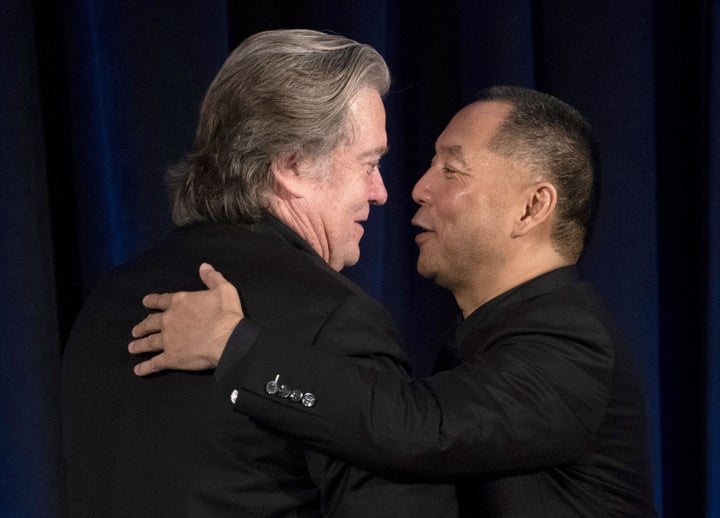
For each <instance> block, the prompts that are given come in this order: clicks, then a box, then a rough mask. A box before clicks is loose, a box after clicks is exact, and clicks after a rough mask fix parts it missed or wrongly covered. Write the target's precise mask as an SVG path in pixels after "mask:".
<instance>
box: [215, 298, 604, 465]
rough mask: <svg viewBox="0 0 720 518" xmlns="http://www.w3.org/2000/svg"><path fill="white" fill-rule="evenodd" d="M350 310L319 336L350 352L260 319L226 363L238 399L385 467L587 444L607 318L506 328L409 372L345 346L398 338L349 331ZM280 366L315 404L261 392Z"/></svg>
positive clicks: (564, 453)
mask: <svg viewBox="0 0 720 518" xmlns="http://www.w3.org/2000/svg"><path fill="white" fill-rule="evenodd" d="M351 314H352V308H351V307H345V308H342V309H341V310H339V311H338V314H337V315H336V318H334V319H333V322H332V323H331V324H330V325H329V326H328V328H327V329H325V330H324V335H325V336H323V337H321V339H320V340H319V343H320V344H324V343H326V344H338V343H345V344H347V343H353V344H354V345H351V346H346V349H348V348H349V349H348V350H346V351H345V352H346V354H345V355H339V354H337V353H336V352H335V351H334V350H335V349H336V347H334V346H333V347H330V346H320V347H317V346H309V345H307V344H302V343H299V342H295V341H293V340H292V339H290V338H287V335H285V334H284V333H283V332H279V331H276V330H271V329H262V331H261V332H260V334H259V335H258V338H257V340H256V342H255V344H254V345H253V347H252V348H251V349H250V352H249V353H248V354H247V356H246V358H245V361H243V362H242V363H243V365H242V367H239V368H236V369H232V370H231V371H230V372H229V373H228V375H227V376H228V379H231V380H232V383H233V385H234V387H235V389H236V390H237V399H236V402H235V410H237V411H239V412H242V413H245V414H247V415H249V416H251V417H253V418H254V419H257V420H258V421H261V422H263V423H265V424H267V425H269V426H271V427H274V428H276V429H279V430H281V431H284V432H286V433H290V434H293V435H295V436H298V437H300V438H303V439H304V440H306V441H307V442H308V444H310V445H312V446H313V447H315V448H317V449H319V450H321V451H324V452H327V453H329V454H331V455H333V456H336V457H338V458H342V459H345V460H348V461H349V462H352V463H354V464H357V465H359V466H362V467H364V468H367V469H371V470H373V471H374V472H379V473H381V474H386V475H390V474H401V475H407V474H414V475H415V476H418V475H419V474H420V475H423V476H435V477H436V476H461V475H473V474H474V475H482V474H488V473H498V472H503V471H510V470H513V471H514V470H526V469H537V468H542V467H545V466H548V465H557V464H562V463H564V462H568V461H571V460H573V459H576V458H578V457H579V456H580V455H582V454H583V453H585V452H586V451H587V450H588V448H589V447H590V444H591V441H592V438H593V435H594V433H595V432H596V430H597V428H598V427H599V425H600V422H601V420H602V417H603V415H604V411H605V408H606V404H607V398H608V391H609V389H608V387H609V384H610V378H611V375H612V366H613V360H614V358H613V352H612V344H611V342H610V338H609V337H606V336H604V335H603V332H602V329H597V328H595V327H594V326H585V327H582V326H581V327H582V328H581V329H579V330H578V331H577V333H573V332H568V331H567V330H566V328H565V327H563V328H562V331H559V332H557V333H554V332H548V333H545V334H538V333H536V332H533V333H527V332H523V331H521V330H519V331H517V332H514V333H513V332H510V333H507V334H505V335H504V336H503V337H501V338H499V339H498V340H497V341H496V343H493V344H492V346H491V347H489V348H487V349H486V350H484V351H483V352H482V353H481V354H476V355H475V356H474V357H473V358H472V359H471V360H470V361H467V362H466V363H463V364H461V365H460V366H458V367H456V368H455V369H453V370H449V371H444V372H440V373H437V374H435V375H433V376H431V377H429V378H425V379H422V380H419V381H410V380H408V379H407V377H406V376H403V375H398V373H397V372H389V371H387V370H386V371H381V372H378V370H377V369H374V368H372V367H371V366H370V365H368V364H367V363H366V362H357V361H352V360H350V359H348V358H347V356H353V350H355V352H357V350H363V349H367V350H372V349H375V350H383V347H382V346H378V344H379V343H380V342H381V341H382V340H392V339H393V337H391V336H387V335H386V336H382V335H381V334H376V335H372V334H371V335H369V336H367V337H365V338H364V339H365V342H364V343H363V342H362V340H363V337H361V336H359V335H357V334H356V336H353V335H352V334H350V335H349V334H348V332H347V331H348V328H347V326H345V325H342V323H343V322H344V321H348V319H351ZM367 340H372V341H373V342H372V343H369V342H367ZM355 342H357V343H355ZM388 348H389V347H388ZM389 349H390V348H389ZM277 374H280V377H281V378H282V377H283V376H286V377H287V380H288V381H289V382H290V383H291V384H292V385H297V386H298V387H302V389H303V390H304V391H307V392H310V393H312V394H313V396H314V398H315V403H314V405H313V406H310V407H306V406H303V405H298V404H297V403H293V402H292V401H288V400H287V399H284V398H281V397H277V395H272V394H268V393H267V392H266V391H265V384H266V383H267V381H268V380H270V379H272V378H274V377H275V376H276V375H277Z"/></svg>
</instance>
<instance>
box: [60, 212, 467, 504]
mask: <svg viewBox="0 0 720 518" xmlns="http://www.w3.org/2000/svg"><path fill="white" fill-rule="evenodd" d="M202 261H208V262H211V263H212V264H213V265H214V266H216V267H217V268H219V269H220V271H222V272H223V274H224V275H225V276H226V278H227V279H228V280H230V281H231V282H234V283H236V284H237V285H239V286H241V295H242V298H243V303H244V305H245V311H246V313H247V315H250V316H252V318H253V319H254V320H256V321H257V322H260V323H262V324H263V325H268V326H273V327H276V328H279V329H283V330H284V331H285V332H286V333H287V335H288V336H291V337H294V338H297V339H299V340H302V341H303V342H309V343H312V344H314V346H315V347H317V348H325V347H332V348H334V347H335V346H336V343H341V344H342V345H341V349H337V352H339V353H341V354H345V355H350V356H352V357H353V362H356V363H357V364H358V365H363V368H367V369H371V370H375V369H376V370H378V371H384V372H392V373H393V375H394V376H398V377H401V378H405V377H406V376H407V372H406V369H407V362H406V357H405V355H404V353H403V351H402V350H401V348H400V347H399V346H398V345H397V339H398V337H397V331H396V329H395V326H394V324H393V322H392V321H391V319H390V318H389V315H388V314H387V313H386V312H385V311H384V310H383V308H382V307H381V306H380V305H379V304H377V303H376V302H375V301H373V300H372V299H370V298H369V297H368V296H366V295H365V294H364V293H363V292H362V291H361V290H360V289H359V288H357V287H356V286H355V285H353V284H352V283H351V282H349V281H348V280H347V279H345V278H344V277H342V276H341V275H339V274H338V273H337V272H335V271H333V270H332V269H331V268H329V266H328V265H327V264H326V263H325V262H323V261H322V259H321V258H320V257H319V256H318V255H317V254H316V253H315V252H314V251H313V250H312V249H311V248H310V247H309V246H308V245H307V244H306V243H305V242H304V241H302V240H301V239H300V238H299V237H298V236H297V235H296V234H294V233H293V232H292V231H291V230H289V229H288V228H287V227H285V226H284V225H283V224H281V223H280V222H279V221H277V220H275V219H274V218H272V217H267V218H266V219H265V220H264V221H263V222H261V223H259V224H255V225H249V226H227V225H214V224H199V225H194V226H190V227H186V228H182V229H180V230H178V231H177V232H176V233H175V234H173V235H172V236H170V237H169V238H168V239H166V240H164V241H163V242H162V243H161V244H160V245H159V246H157V247H156V248H154V249H153V250H151V251H150V252H148V253H146V254H144V255H142V256H141V257H139V258H138V259H136V260H134V261H131V262H130V263H128V264H126V265H124V266H122V267H120V268H118V269H117V270H116V271H114V272H113V273H112V274H111V275H110V276H109V278H107V279H106V280H105V281H103V282H102V283H101V284H100V285H99V286H98V287H97V288H96V289H95V290H94V292H93V293H92V294H91V295H90V297H89V298H88V300H87V302H86V304H85V305H84V307H83V309H82V312H81V313H80V315H79V317H78V319H77V321H76V323H75V325H74V328H73V330H72V334H71V337H70V340H69V342H68V344H67V347H66V350H65V354H64V359H63V392H64V394H63V404H64V409H63V410H64V446H65V456H66V460H67V481H68V500H69V514H70V516H118V517H129V516H168V517H170V516H172V517H176V516H185V515H187V516H198V517H212V516H243V517H254V516H264V517H265V516H267V517H270V516H273V517H295V516H298V517H299V516H320V515H321V514H322V515H325V516H343V517H345V516H357V517H361V516H363V517H364V516H400V515H403V514H406V513H408V512H409V513H410V515H414V516H448V515H449V516H453V515H455V514H456V510H455V508H456V500H455V495H454V488H452V487H451V486H440V485H433V486H429V485H422V484H416V485H413V484H400V483H398V482H397V481H394V480H389V479H383V478H379V477H375V476H372V475H370V474H368V473H367V472H365V471H362V470H360V469H357V468H355V467H353V466H351V465H348V464H346V463H343V462H338V461H336V460H333V459H332V458H329V457H327V456H326V455H324V454H321V453H319V452H318V451H316V450H313V449H311V448H308V447H307V446H305V445H303V444H302V443H300V442H299V441H297V440H295V439H292V438H290V437H288V436H286V435H283V434H278V433H275V432H273V431H271V430H269V429H268V428H266V427H265V426H263V425H261V424H258V423H256V422H255V421H253V420H251V419H250V418H248V417H246V416H243V415H240V414H238V413H234V412H232V411H231V410H230V405H231V401H230V394H228V392H227V391H225V390H219V389H218V386H217V384H216V382H215V380H214V378H213V374H212V372H210V371H206V372H198V373H187V372H164V373H160V374H158V375H155V376H152V377H150V378H147V379H143V378H139V377H136V376H135V375H134V374H133V372H132V367H133V365H134V364H135V363H136V362H137V361H138V360H137V359H136V358H133V357H132V356H131V355H130V354H129V353H128V352H127V343H128V342H129V341H130V339H131V337H130V334H129V333H130V330H131V329H132V326H133V325H134V324H136V323H137V322H139V321H140V320H142V318H144V316H145V314H146V310H144V309H143V308H142V306H141V299H142V296H143V295H144V294H146V293H149V292H159V293H162V292H172V291H178V290H194V289H201V288H203V286H202V285H201V283H200V281H199V279H198V275H197V268H198V266H199V264H200V263H201V262H202ZM338 336H344V337H348V338H347V339H345V340H343V341H342V342H340V341H339V340H337V337H338ZM374 344H380V345H379V346H378V347H376V346H375V345H374ZM276 374H278V373H276V372H275V371H266V372H265V373H263V374H262V376H263V378H264V382H263V385H265V383H266V382H267V381H270V380H271V379H274V378H275V376H276ZM279 382H280V383H281V384H282V383H290V384H292V387H293V388H297V389H301V390H302V389H305V390H303V392H305V391H307V389H306V388H305V387H303V386H302V384H297V383H296V382H297V380H293V379H290V378H286V377H285V376H284V375H283V376H281V378H280V379H279ZM327 397H329V396H323V398H327ZM332 397H335V398H337V399H338V400H342V401H345V398H344V395H343V393H342V392H341V391H339V392H338V393H336V394H333V396H332ZM288 401H289V399H288ZM320 402H322V400H320V401H319V403H320ZM292 403H293V405H294V408H295V410H296V411H298V410H299V409H300V408H301V407H302V403H301V402H292Z"/></svg>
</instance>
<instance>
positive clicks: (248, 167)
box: [168, 30, 390, 225]
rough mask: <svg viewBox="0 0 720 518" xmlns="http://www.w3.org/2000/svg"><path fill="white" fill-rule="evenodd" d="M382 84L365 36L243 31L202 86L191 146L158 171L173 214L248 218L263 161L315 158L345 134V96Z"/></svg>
mask: <svg viewBox="0 0 720 518" xmlns="http://www.w3.org/2000/svg"><path fill="white" fill-rule="evenodd" d="M389 86H390V72H389V70H388V67H387V65H386V63H385V61H384V60H383V58H382V56H380V54H379V53H378V52H377V51H376V50H375V49H373V48H372V47H371V46H369V45H365V44H361V43H358V42H356V41H353V40H351V39H348V38H345V37H343V36H339V35H332V34H325V33H322V32H317V31H311V30H276V31H265V32H260V33H257V34H255V35H253V36H250V37H249V38H247V39H246V40H245V41H244V42H243V43H241V44H240V45H239V46H238V47H237V48H236V49H235V50H234V51H233V52H232V53H231V54H230V56H229V57H228V58H227V60H226V61H225V63H224V64H223V66H222V68H221V69H220V71H219V72H218V74H217V76H216V77H215V79H214V80H213V82H212V84H211V85H210V87H209V89H208V92H207V94H206V96H205V99H204V101H203V104H202V107H201V109H200V118H199V122H198V127H197V131H196V134H195V141H194V143H193V147H192V152H191V153H190V154H189V155H188V156H187V157H186V158H185V160H183V161H182V162H180V163H179V164H177V165H176V166H174V167H173V168H171V169H170V170H169V171H168V184H169V187H170V194H171V200H172V212H173V221H174V222H175V223H176V224H177V225H187V224H189V223H193V222H197V221H215V222H228V223H240V222H249V221H255V220H257V219H258V218H259V217H260V216H261V215H262V213H263V212H265V211H266V210H267V209H268V206H269V203H270V200H269V196H268V195H269V193H270V192H271V190H272V187H273V186H274V177H273V173H272V163H273V160H275V159H278V158H281V157H284V156H292V155H295V156H296V157H298V158H300V159H302V160H308V161H311V162H315V163H322V162H323V160H324V159H326V158H327V157H328V156H329V155H330V153H331V152H332V151H333V150H334V149H335V148H337V146H338V145H340V144H341V143H342V142H345V141H349V139H351V138H352V128H351V127H349V126H350V125H349V115H348V113H349V105H350V103H351V101H352V100H353V98H354V97H355V95H356V94H358V93H359V92H360V91H361V90H363V89H366V88H370V89H374V90H376V91H378V93H379V94H380V95H384V94H385V93H387V90H388V88H389Z"/></svg>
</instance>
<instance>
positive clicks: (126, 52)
mask: <svg viewBox="0 0 720 518" xmlns="http://www.w3.org/2000/svg"><path fill="white" fill-rule="evenodd" d="M3 5H4V9H3V16H2V17H0V34H1V36H0V38H1V40H0V41H2V47H0V94H1V95H0V167H1V168H2V169H1V170H2V174H3V179H4V181H3V188H2V189H0V215H2V221H1V223H2V224H1V225H0V237H1V240H0V244H2V250H0V280H1V282H2V284H1V285H0V297H2V299H1V300H2V312H0V319H1V322H2V325H1V326H0V333H1V334H0V348H1V349H0V350H1V351H2V353H3V356H2V357H3V359H4V362H3V366H2V367H0V369H2V371H1V372H0V412H1V414H0V415H1V416H2V420H1V421H0V515H3V516H4V515H20V516H56V515H60V514H61V509H62V502H63V491H62V454H61V431H60V421H59V412H58V401H59V400H58V387H59V379H58V378H59V368H58V367H59V361H60V357H61V354H62V345H63V343H64V340H65V338H66V336H67V334H68V332H69V329H70V326H71V325H72V321H73V318H74V316H75V314H76V313H77V311H78V309H79V307H80V305H81V304H82V301H83V299H84V297H85V296H86V295H87V294H88V291H89V289H90V288H91V287H92V286H93V285H94V284H95V283H96V282H97V280H98V278H99V277H100V276H101V275H103V274H104V273H105V272H107V271H108V270H109V269H110V268H112V267H113V266H115V265H117V264H119V263H121V262H123V261H125V260H126V259H128V258H130V257H132V256H133V255H135V254H137V253H138V252H140V251H142V250H144V249H146V248H147V247H149V246H151V245H152V243H153V242H154V241H155V240H157V239H158V238H159V237H160V236H162V235H163V234H165V233H167V232H169V231H170V229H171V223H170V219H169V216H168V203H167V195H166V192H165V188H164V184H163V175H164V170H165V168H166V167H167V166H168V165H170V164H172V163H173V162H175V161H177V160H178V159H180V158H181V157H182V156H183V154H184V153H185V152H186V151H187V149H188V148H189V145H190V143H191V141H192V136H193V131H194V126H195V123H196V119H197V110H198V107H199V103H200V100H201V98H202V95H203V93H204V90H205V88H206V87H207V85H208V84H209V82H210V80H211V79H212V77H213V76H214V74H215V73H216V71H217V70H218V68H219V67H220V65H221V63H222V61H223V60H224V58H225V57H226V56H227V54H228V52H229V50H230V49H232V48H233V47H234V46H235V45H237V44H238V43H239V42H240V41H242V39H244V38H245V37H246V36H248V35H249V34H251V33H253V32H257V31H259V30H262V29H268V28H292V27H307V28H315V29H323V30H331V31H334V32H338V33H341V34H344V35H347V36H349V37H352V38H355V39H357V40H359V41H363V42H366V43H369V44H371V45H373V46H375V47H376V48H377V49H378V50H379V51H380V52H381V53H382V54H383V55H384V56H385V57H386V59H387V61H388V63H389V65H390V67H391V70H392V72H393V77H394V81H393V87H392V91H391V93H390V94H389V95H388V97H387V110H388V133H389V139H390V144H391V147H392V151H391V153H390V154H389V156H388V157H387V159H385V160H384V163H383V166H382V167H383V174H384V177H385V181H386V184H387V187H388V191H389V192H390V201H389V202H388V203H387V204H386V205H385V206H384V207H382V208H380V209H377V210H375V211H374V214H373V216H372V217H371V222H370V228H369V229H368V232H367V233H366V236H365V237H364V239H363V244H362V247H363V248H362V249H363V253H362V258H361V261H360V263H359V264H358V265H357V266H355V267H353V268H351V269H350V270H348V274H349V275H350V276H351V277H352V278H354V279H355V280H356V281H357V282H358V283H360V284H361V285H362V286H363V287H365V288H366V289H367V290H368V291H369V292H370V293H371V294H372V295H374V296H376V297H377V298H379V299H380V300H382V301H383V302H384V303H385V304H386V305H387V306H388V307H389V308H390V309H391V311H392V312H393V313H394V314H395V315H396V317H397V319H398V321H399V323H400V325H401V327H402V328H403V330H404V332H405V336H406V342H407V343H406V345H407V349H408V351H409V352H410V354H411V356H412V357H413V361H414V363H415V366H416V368H417V372H418V373H419V374H426V373H428V372H429V370H430V368H431V365H432V362H433V359H434V356H435V354H436V351H437V347H438V344H439V343H440V341H441V339H442V336H443V332H444V329H445V328H446V326H447V325H448V322H449V321H450V319H451V318H452V317H453V315H454V313H455V308H454V304H453V302H452V299H451V297H450V296H449V295H448V294H446V293H444V292H443V291H442V290H440V289H438V288H436V287H435V286H433V285H432V284H431V283H429V282H427V281H425V280H423V279H421V278H419V276H418V275H417V274H416V273H415V271H414V262H415V246H414V244H413V242H412V234H413V232H412V229H411V227H410V224H409V219H410V217H411V214H412V213H413V211H414V205H413V203H412V200H411V199H410V191H411V189H412V186H413V184H414V182H415V180H416V179H417V178H418V177H419V175H420V174H421V173H422V172H423V171H424V168H425V167H426V166H427V164H428V162H429V160H430V158H431V156H432V147H433V142H434V139H435V137H436V136H437V135H438V134H439V132H440V131H441V130H442V128H443V126H444V125H445V124H446V123H447V121H448V120H449V118H450V117H451V115H452V114H453V113H454V112H455V111H457V110H458V109H459V108H460V107H462V106H463V105H464V104H466V103H468V102H470V101H472V99H473V95H474V94H475V92H477V91H478V90H480V89H481V88H483V87H485V86H489V85H492V84H501V83H502V84H521V85H525V86H530V87H534V88H537V89H540V90H543V91H546V92H549V93H551V94H554V95H557V96H559V97H560V98H562V99H565V100H567V101H568V102H570V103H571V104H573V105H574V106H576V107H578V108H579V109H580V110H581V111H582V112H583V113H585V114H586V116H587V117H588V118H589V119H590V121H591V123H592V124H593V126H594V127H595V129H596V132H597V135H598V138H599V141H600V150H601V155H602V159H603V170H602V173H603V174H602V180H601V187H602V188H601V206H600V210H599V213H598V217H597V221H596V224H595V228H594V230H593V235H592V241H591V243H590V245H589V247H588V249H587V251H586V254H585V257H584V258H583V260H582V263H581V269H582V271H583V273H584V274H585V276H586V277H587V278H589V279H591V280H593V281H594V282H595V283H596V284H597V285H598V287H599V288H600V290H601V291H602V292H603V293H604V295H605V297H606V298H607V300H608V301H609V302H610V304H611V305H612V307H613V309H614V311H615V316H616V318H617V320H618V323H619V325H620V326H621V327H622V328H623V330H624V331H625V333H626V335H627V337H628V339H629V341H630V342H631V344H632V345H633V347H634V350H635V352H636V355H637V358H638V361H639V364H640V366H641V370H642V375H643V377H644V381H645V384H646V388H647V398H648V403H649V408H650V434H651V439H652V457H653V465H654V477H655V491H656V500H657V504H658V508H659V509H661V511H662V512H663V515H664V516H711V517H720V496H718V491H717V488H718V487H720V323H719V322H720V229H719V228H718V224H717V221H718V220H720V2H717V1H713V0H689V1H683V2H680V1H669V2H653V1H651V0H637V1H635V2H583V1H570V0H546V1H542V2H540V1H536V2H533V1H530V0H476V1H474V0H450V1H444V2H423V1H417V0H415V1H409V0H405V1H403V0H384V1H383V0H371V1H362V2H361V1H348V2H338V1H300V0H287V1H270V0H266V1H263V2H249V1H248V2H243V1H240V0H228V1H227V2H224V1H215V2H211V1H206V0H202V1H201V0H182V1H177V0H173V1H170V0H161V1H158V2H142V1H138V0H126V1H124V2H119V1H112V0H66V1H64V2H35V3H30V2H27V1H25V0H6V1H5V2H4V4H3ZM128 331H129V330H128ZM102 391H103V388H102V387H98V394H97V397H99V398H102ZM98 440H102V438H98Z"/></svg>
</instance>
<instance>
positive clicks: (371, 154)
mask: <svg viewBox="0 0 720 518" xmlns="http://www.w3.org/2000/svg"><path fill="white" fill-rule="evenodd" d="M389 151H390V146H385V147H379V148H377V149H371V150H370V151H366V152H365V153H361V154H360V156H359V158H360V159H361V160H365V159H367V158H375V157H378V158H382V156H383V155H385V154H387V153H388V152H389Z"/></svg>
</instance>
